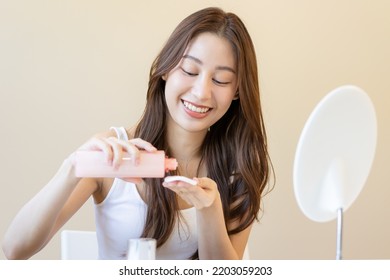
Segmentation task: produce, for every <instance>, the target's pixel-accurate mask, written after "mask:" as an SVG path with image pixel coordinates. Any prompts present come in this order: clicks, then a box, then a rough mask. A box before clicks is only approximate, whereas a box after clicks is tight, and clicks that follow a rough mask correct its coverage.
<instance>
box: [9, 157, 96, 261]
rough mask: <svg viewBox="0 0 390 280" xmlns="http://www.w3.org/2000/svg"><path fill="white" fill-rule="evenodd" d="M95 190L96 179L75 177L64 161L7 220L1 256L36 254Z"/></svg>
mask: <svg viewBox="0 0 390 280" xmlns="http://www.w3.org/2000/svg"><path fill="white" fill-rule="evenodd" d="M96 189H97V182H96V181H94V180H92V179H82V180H80V178H76V177H75V176H74V170H73V165H72V163H71V162H70V160H69V159H67V160H65V161H64V162H63V164H62V165H61V167H60V168H59V170H58V171H57V173H56V174H55V175H54V177H53V178H52V179H51V180H50V181H49V182H48V183H47V184H46V186H44V187H43V188H42V190H41V191H40V192H38V193H37V194H36V195H35V196H34V197H33V198H32V199H31V200H30V201H29V202H27V203H26V204H25V205H24V206H23V208H22V209H21V210H20V211H19V212H18V214H17V215H16V217H15V218H14V220H13V221H12V222H11V224H10V226H9V228H8V230H7V232H6V234H5V236H4V240H3V251H4V254H5V256H6V257H7V258H8V259H28V258H30V257H31V256H33V255H34V254H36V253H37V252H38V251H40V250H41V249H42V248H43V247H44V246H45V245H46V244H47V242H49V240H50V239H51V238H52V237H53V235H54V234H55V233H56V232H57V231H58V229H59V228H61V226H62V225H63V224H64V223H65V222H66V221H67V220H68V219H69V218H70V217H71V216H72V215H73V214H74V213H75V212H76V211H77V210H78V209H79V208H80V207H81V206H82V205H83V204H84V202H85V201H86V200H87V199H88V198H89V197H90V196H91V194H92V193H93V192H95V191H96ZM79 194H82V195H79Z"/></svg>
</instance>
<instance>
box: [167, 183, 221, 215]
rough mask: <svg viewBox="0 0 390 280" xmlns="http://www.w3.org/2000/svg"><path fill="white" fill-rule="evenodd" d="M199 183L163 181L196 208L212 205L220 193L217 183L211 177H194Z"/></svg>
mask: <svg viewBox="0 0 390 280" xmlns="http://www.w3.org/2000/svg"><path fill="white" fill-rule="evenodd" d="M194 180H195V181H196V182H197V184H196V185H195V186H194V185H191V184H189V183H186V182H183V181H173V182H169V183H168V182H163V186H164V187H165V188H168V189H170V190H172V191H174V192H175V193H177V194H178V195H179V196H180V197H181V198H182V199H183V200H184V201H185V202H187V203H188V204H190V205H192V206H194V207H195V208H196V209H198V210H199V209H202V208H206V207H210V206H211V205H212V204H213V202H214V201H215V199H216V198H217V196H218V195H219V192H218V188H217V184H216V183H215V182H214V181H213V180H211V179H210V178H207V177H203V178H194Z"/></svg>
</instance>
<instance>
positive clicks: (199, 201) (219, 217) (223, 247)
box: [163, 178, 251, 260]
mask: <svg viewBox="0 0 390 280" xmlns="http://www.w3.org/2000/svg"><path fill="white" fill-rule="evenodd" d="M195 180H196V181H197V185H196V186H193V185H191V184H188V183H185V182H180V181H175V182H170V183H167V182H164V183H163V186H164V187H167V188H169V189H171V190H173V191H174V192H176V193H177V194H178V195H179V196H180V197H181V198H182V199H183V200H185V201H186V202H187V203H188V204H190V205H193V206H194V207H195V208H196V209H197V225H198V253H199V258H200V259H219V260H221V259H233V260H234V259H242V256H243V254H244V250H245V247H246V243H247V241H248V237H249V234H250V231H251V226H250V227H248V228H246V229H245V230H243V231H241V232H240V233H237V234H235V235H231V236H229V235H228V233H227V230H226V226H225V219H224V216H223V208H222V202H221V199H220V194H219V192H218V188H217V185H216V183H215V182H214V181H213V180H211V179H210V178H196V179H195ZM236 223H238V221H233V222H232V223H230V224H229V225H228V227H229V228H234V227H235V226H236Z"/></svg>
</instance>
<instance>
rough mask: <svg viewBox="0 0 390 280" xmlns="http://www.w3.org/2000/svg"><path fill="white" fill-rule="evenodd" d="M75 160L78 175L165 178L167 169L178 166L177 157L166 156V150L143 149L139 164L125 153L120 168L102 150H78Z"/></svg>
mask: <svg viewBox="0 0 390 280" xmlns="http://www.w3.org/2000/svg"><path fill="white" fill-rule="evenodd" d="M73 160H74V166H75V172H76V176H77V177H94V178H99V177H105V178H107V177H117V178H163V177H164V176H165V173H166V172H167V171H169V170H175V169H176V168H177V161H176V159H174V158H166V157H165V153H164V151H156V152H144V151H141V152H140V160H139V163H138V164H137V165H135V164H134V163H133V161H132V160H131V158H130V156H129V155H128V154H124V157H123V160H122V163H121V165H120V166H119V167H118V168H114V167H113V166H112V165H111V164H109V163H108V162H107V160H106V159H105V156H104V153H103V152H101V151H77V152H76V153H75V155H74V158H73Z"/></svg>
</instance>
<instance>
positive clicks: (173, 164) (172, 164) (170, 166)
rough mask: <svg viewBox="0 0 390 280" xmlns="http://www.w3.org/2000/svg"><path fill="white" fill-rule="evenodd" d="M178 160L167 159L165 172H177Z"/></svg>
mask: <svg viewBox="0 0 390 280" xmlns="http://www.w3.org/2000/svg"><path fill="white" fill-rule="evenodd" d="M177 165H178V163H177V160H176V159H175V158H166V159H165V171H166V172H168V171H171V170H176V168H177Z"/></svg>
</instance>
